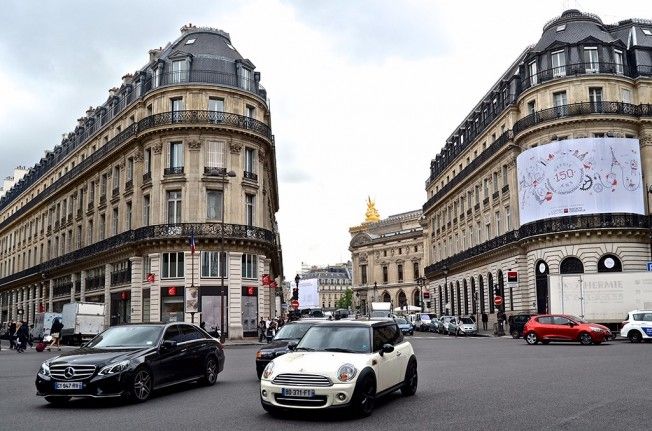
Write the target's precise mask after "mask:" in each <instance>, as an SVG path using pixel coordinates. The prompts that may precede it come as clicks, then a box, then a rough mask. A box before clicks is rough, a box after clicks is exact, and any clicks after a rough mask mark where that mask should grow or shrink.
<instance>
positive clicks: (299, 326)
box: [256, 320, 323, 379]
mask: <svg viewBox="0 0 652 431" xmlns="http://www.w3.org/2000/svg"><path fill="white" fill-rule="evenodd" d="M318 322H323V320H299V321H296V322H289V323H286V324H285V325H283V327H282V328H281V329H279V331H278V332H277V333H276V336H275V337H274V338H273V339H272V342H271V343H269V344H267V345H266V346H265V347H262V348H261V349H260V350H258V351H257V352H256V374H258V378H259V379H260V376H262V374H263V370H264V369H265V367H266V366H267V364H268V363H269V362H270V361H271V360H272V359H274V358H275V357H277V356H281V355H284V354H286V353H288V352H289V351H290V350H289V349H288V344H290V343H295V344H296V343H298V342H299V340H301V338H303V335H304V334H305V333H306V332H307V331H308V328H310V327H311V326H313V325H315V324H316V323H318Z"/></svg>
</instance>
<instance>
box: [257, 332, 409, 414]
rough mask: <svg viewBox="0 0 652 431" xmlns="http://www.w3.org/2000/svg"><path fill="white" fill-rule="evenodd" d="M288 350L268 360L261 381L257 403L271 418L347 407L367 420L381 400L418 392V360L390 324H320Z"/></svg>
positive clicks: (407, 343) (399, 333)
mask: <svg viewBox="0 0 652 431" xmlns="http://www.w3.org/2000/svg"><path fill="white" fill-rule="evenodd" d="M291 349H292V350H293V351H292V352H290V353H288V354H286V355H283V356H280V357H277V358H275V359H274V360H273V361H272V362H270V363H269V364H268V365H267V367H266V368H265V370H264V371H263V375H262V378H261V380H260V400H261V403H262V405H263V408H264V409H265V410H266V411H267V412H268V413H270V414H272V415H275V414H278V413H279V412H280V411H281V410H284V409H325V408H350V409H351V410H352V411H353V413H356V414H359V415H362V416H369V415H370V414H371V412H372V411H373V409H374V403H375V400H376V398H378V397H379V396H381V395H385V394H388V393H390V392H393V391H396V390H398V389H400V390H401V392H402V393H403V395H405V396H410V395H414V393H415V392H416V390H417V382H418V376H417V358H416V356H415V355H414V350H412V345H411V344H410V343H409V342H407V341H404V340H403V335H402V334H401V331H400V330H399V328H398V326H397V325H396V323H395V322H394V321H369V320H349V321H333V322H324V323H319V324H317V325H315V326H313V327H311V328H310V329H309V330H308V332H306V334H305V335H304V336H303V338H302V339H301V341H300V342H299V343H298V344H297V345H296V346H292V347H291Z"/></svg>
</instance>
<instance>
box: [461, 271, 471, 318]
mask: <svg viewBox="0 0 652 431" xmlns="http://www.w3.org/2000/svg"><path fill="white" fill-rule="evenodd" d="M462 283H463V286H464V314H469V286H468V285H467V284H466V278H465V279H464V281H463V282H462Z"/></svg>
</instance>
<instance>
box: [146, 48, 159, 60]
mask: <svg viewBox="0 0 652 431" xmlns="http://www.w3.org/2000/svg"><path fill="white" fill-rule="evenodd" d="M160 53H161V48H154V49H150V50H149V61H154V60H156V59H157V58H158V56H159V54H160Z"/></svg>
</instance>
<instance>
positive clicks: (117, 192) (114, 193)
mask: <svg viewBox="0 0 652 431" xmlns="http://www.w3.org/2000/svg"><path fill="white" fill-rule="evenodd" d="M118 196H120V187H116V188H114V189H113V191H112V192H111V199H113V198H117V197H118Z"/></svg>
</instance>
